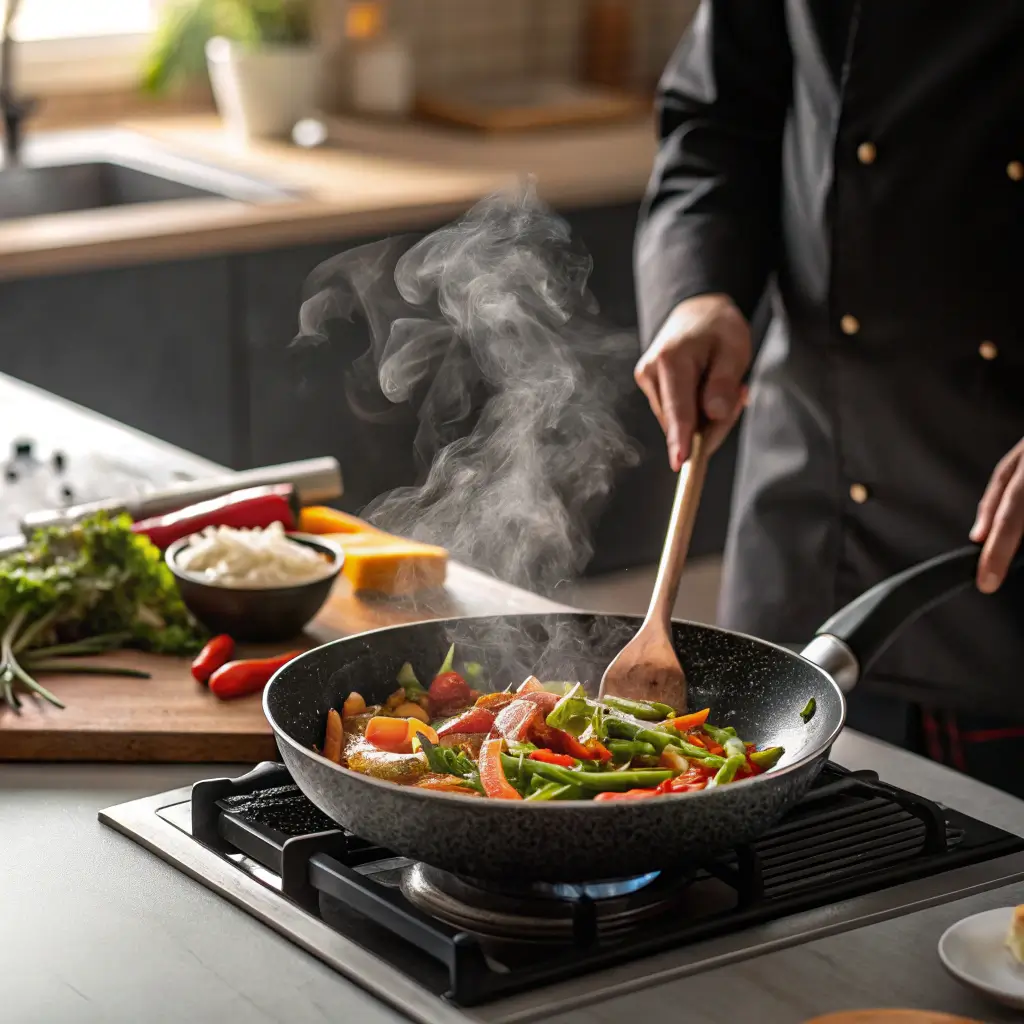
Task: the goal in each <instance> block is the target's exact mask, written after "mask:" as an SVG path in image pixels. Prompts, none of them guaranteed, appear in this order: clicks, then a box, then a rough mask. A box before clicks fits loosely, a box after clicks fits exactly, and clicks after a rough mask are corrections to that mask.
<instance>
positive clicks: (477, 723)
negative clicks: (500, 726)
mask: <svg viewBox="0 0 1024 1024" xmlns="http://www.w3.org/2000/svg"><path fill="white" fill-rule="evenodd" d="M492 728H494V715H493V713H492V712H490V711H488V710H487V708H470V709H469V710H468V711H466V712H463V714H461V715H459V716H458V718H453V719H452V720H451V721H450V722H445V723H444V725H442V726H441V728H440V729H438V730H437V735H438V736H449V735H451V734H452V733H457V732H458V733H463V732H470V733H471V732H490V731H491V729H492Z"/></svg>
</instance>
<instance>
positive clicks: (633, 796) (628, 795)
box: [594, 786, 661, 803]
mask: <svg viewBox="0 0 1024 1024" xmlns="http://www.w3.org/2000/svg"><path fill="white" fill-rule="evenodd" d="M660 789H661V787H660V786H659V787H658V789H627V790H626V791H625V793H598V794H597V796H595V797H594V802H595V803H597V802H598V801H599V800H600V801H605V802H606V801H609V800H644V799H646V798H647V797H650V796H661V793H660V792H659V790H660Z"/></svg>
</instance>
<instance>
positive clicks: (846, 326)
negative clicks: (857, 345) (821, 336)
mask: <svg viewBox="0 0 1024 1024" xmlns="http://www.w3.org/2000/svg"><path fill="white" fill-rule="evenodd" d="M839 328H840V330H841V331H842V332H843V334H856V333H857V332H858V331H859V330H860V321H859V320H858V319H857V318H856V317H855V316H850V314H849V313H847V314H846V315H845V316H844V317H843V318H842V319H841V320H840V321H839Z"/></svg>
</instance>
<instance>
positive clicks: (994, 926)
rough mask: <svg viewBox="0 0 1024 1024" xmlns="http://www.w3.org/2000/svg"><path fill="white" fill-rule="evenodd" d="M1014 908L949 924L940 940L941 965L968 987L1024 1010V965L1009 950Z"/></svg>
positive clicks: (990, 911)
mask: <svg viewBox="0 0 1024 1024" xmlns="http://www.w3.org/2000/svg"><path fill="white" fill-rule="evenodd" d="M1012 917H1013V907H997V908H996V909H995V910H986V911H985V912H984V913H983V914H974V915H973V916H972V917H965V918H964V919H963V920H962V921H957V922H956V924H953V925H950V926H949V928H947V929H946V931H945V932H944V933H943V935H942V938H941V939H939V957H940V958H941V959H942V964H943V966H944V967H945V968H946V970H947V971H949V973H950V974H952V975H953V977H954V978H957V979H958V980H960V981H962V982H963V983H964V984H965V985H969V986H970V987H971V988H974V989H977V990H978V991H979V992H984V993H985V994H986V995H987V996H990V997H991V998H992V999H995V1000H997V1001H998V1002H1000V1003H1003V1004H1004V1005H1005V1006H1012V1007H1013V1008H1014V1009H1016V1010H1024V964H1019V963H1017V961H1016V960H1014V958H1013V956H1012V955H1011V953H1010V951H1009V950H1008V949H1007V948H1006V945H1005V943H1006V934H1007V932H1008V931H1009V930H1010V920H1011V918H1012Z"/></svg>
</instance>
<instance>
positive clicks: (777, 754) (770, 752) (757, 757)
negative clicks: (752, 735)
mask: <svg viewBox="0 0 1024 1024" xmlns="http://www.w3.org/2000/svg"><path fill="white" fill-rule="evenodd" d="M785 752H786V748H785V747H768V748H767V749H766V750H754V751H752V752H751V754H750V760H751V762H752V763H753V764H756V765H757V767H758V768H763V769H764V770H765V771H768V769H769V768H774V767H775V766H776V765H777V764H778V763H779V758H781V757H782V755H783V754H784V753H785Z"/></svg>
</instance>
